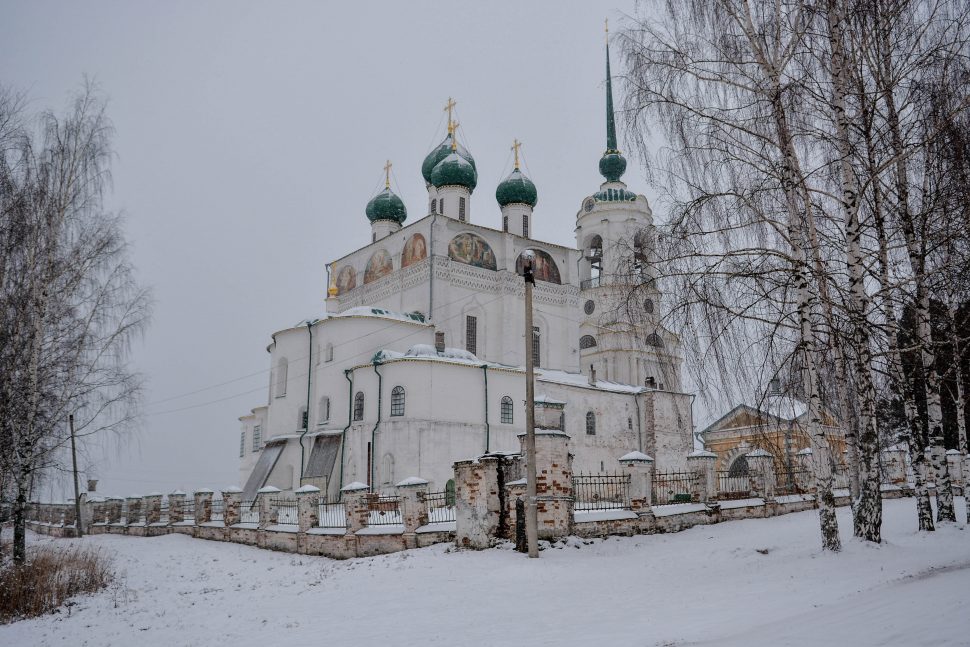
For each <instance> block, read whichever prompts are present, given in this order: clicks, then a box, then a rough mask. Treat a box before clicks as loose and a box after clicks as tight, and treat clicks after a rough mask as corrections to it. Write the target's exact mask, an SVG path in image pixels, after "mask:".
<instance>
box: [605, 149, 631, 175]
mask: <svg viewBox="0 0 970 647" xmlns="http://www.w3.org/2000/svg"><path fill="white" fill-rule="evenodd" d="M625 170H626V159H625V158H624V157H623V156H622V155H620V151H617V150H608V151H606V152H605V153H603V157H601V158H600V175H602V176H603V177H605V178H606V181H607V182H618V181H619V180H620V177H622V175H623V172H624V171H625Z"/></svg>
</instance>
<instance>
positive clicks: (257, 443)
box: [253, 425, 263, 452]
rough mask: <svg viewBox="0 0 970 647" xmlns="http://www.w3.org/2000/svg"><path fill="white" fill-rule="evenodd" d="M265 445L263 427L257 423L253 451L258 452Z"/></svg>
mask: <svg viewBox="0 0 970 647" xmlns="http://www.w3.org/2000/svg"><path fill="white" fill-rule="evenodd" d="M262 446H263V427H262V426H261V425H256V426H255V427H253V451H254V452H258V451H259V450H260V448H262Z"/></svg>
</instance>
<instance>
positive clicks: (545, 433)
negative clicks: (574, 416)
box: [519, 429, 573, 540]
mask: <svg viewBox="0 0 970 647" xmlns="http://www.w3.org/2000/svg"><path fill="white" fill-rule="evenodd" d="M535 433H536V507H537V508H538V515H537V516H538V517H539V538H540V539H550V540H552V539H558V538H559V537H565V536H567V535H569V534H570V533H571V532H572V525H573V457H572V454H570V453H569V436H568V435H566V434H565V433H563V432H562V431H559V430H556V429H536V432H535ZM519 442H520V444H521V446H522V456H525V455H526V452H525V433H521V434H519ZM523 471H524V470H523Z"/></svg>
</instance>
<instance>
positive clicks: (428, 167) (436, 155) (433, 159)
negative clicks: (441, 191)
mask: <svg viewBox="0 0 970 647" xmlns="http://www.w3.org/2000/svg"><path fill="white" fill-rule="evenodd" d="M451 153H452V150H451V135H450V134H449V135H448V136H447V137H445V139H444V141H442V142H441V143H440V144H438V146H437V147H436V148H435V149H434V150H433V151H431V152H430V153H428V156H427V157H425V158H424V162H422V164H421V175H422V176H423V177H424V181H425V182H427V183H428V184H432V182H431V172H432V171H433V170H434V167H436V166H437V165H438V163H439V162H440V161H441V160H443V159H444V158H446V157H448V156H449V155H451ZM457 153H458V154H459V155H461V156H462V157H464V158H465V159H466V160H468V163H469V164H471V165H472V168H473V169H475V170H476V172H477V170H478V169H477V167H476V166H475V159H474V158H473V157H472V156H471V153H469V152H468V150H467V149H466V148H465V147H464V146H462V145H461V144H458V146H457Z"/></svg>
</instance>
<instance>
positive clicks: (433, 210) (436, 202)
mask: <svg viewBox="0 0 970 647" xmlns="http://www.w3.org/2000/svg"><path fill="white" fill-rule="evenodd" d="M437 206H438V201H437V200H435V199H434V198H432V199H431V213H437V212H438V210H437V209H435V207H437Z"/></svg>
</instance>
